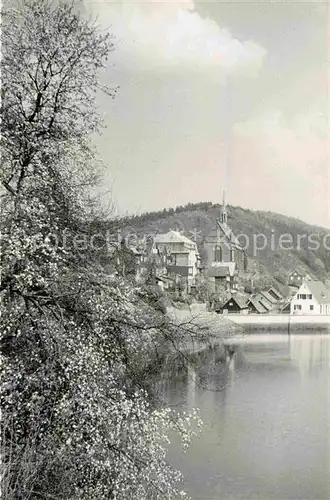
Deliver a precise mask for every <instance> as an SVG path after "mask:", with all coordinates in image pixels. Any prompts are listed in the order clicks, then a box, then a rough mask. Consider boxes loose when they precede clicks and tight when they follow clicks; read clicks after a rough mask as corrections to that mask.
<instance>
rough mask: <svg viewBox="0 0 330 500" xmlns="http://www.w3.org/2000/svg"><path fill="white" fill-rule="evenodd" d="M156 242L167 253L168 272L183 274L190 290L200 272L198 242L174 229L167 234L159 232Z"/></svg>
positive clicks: (156, 245) (188, 290)
mask: <svg viewBox="0 0 330 500" xmlns="http://www.w3.org/2000/svg"><path fill="white" fill-rule="evenodd" d="M154 244H155V248H156V249H157V250H158V251H159V252H160V253H161V254H166V255H167V274H168V275H169V276H171V275H172V276H175V275H179V276H181V277H182V281H183V283H184V284H185V286H186V289H187V292H190V291H191V287H192V286H193V285H194V284H195V281H196V277H197V275H198V274H199V272H200V256H199V253H198V249H197V244H196V243H195V242H194V241H192V240H190V239H189V238H187V237H186V236H184V235H183V234H182V233H179V232H178V231H173V230H172V229H170V230H169V231H168V232H167V233H165V234H157V235H156V236H155V237H154Z"/></svg>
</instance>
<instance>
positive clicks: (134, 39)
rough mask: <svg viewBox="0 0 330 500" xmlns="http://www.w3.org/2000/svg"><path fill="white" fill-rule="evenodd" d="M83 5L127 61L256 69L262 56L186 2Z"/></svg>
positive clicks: (253, 46) (153, 65) (256, 48)
mask: <svg viewBox="0 0 330 500" xmlns="http://www.w3.org/2000/svg"><path fill="white" fill-rule="evenodd" d="M88 5H89V9H90V10H92V12H93V13H94V14H95V13H97V14H98V20H99V22H101V23H102V24H103V25H108V26H109V25H111V27H112V30H113V32H114V34H115V37H116V39H117V41H118V40H119V41H118V46H117V50H118V51H119V53H120V55H121V57H122V56H124V57H126V58H128V59H129V60H130V64H136V65H139V66H141V63H142V64H144V66H145V67H146V68H149V69H156V68H159V69H165V68H169V67H177V68H183V69H185V68H187V67H188V68H192V69H194V70H195V71H209V70H214V71H216V70H221V72H222V73H223V72H225V73H232V72H241V71H243V72H246V71H248V73H251V70H253V73H255V71H256V70H257V69H258V68H259V67H260V65H261V64H262V61H263V59H264V57H265V54H266V51H265V49H264V48H263V47H261V46H260V45H258V44H256V43H254V42H253V41H249V40H248V41H244V42H241V41H239V40H237V39H235V38H233V36H232V35H231V34H230V32H229V31H228V30H226V29H221V28H220V27H219V25H218V24H217V23H216V22H215V21H213V20H211V19H204V18H202V17H201V16H200V15H199V14H198V12H196V10H195V5H194V2H193V1H191V0H183V1H177V2H173V1H162V2H158V1H155V0H147V1H143V2H142V1H141V2H138V1H131V0H130V1H129V0H122V2H121V3H115V2H111V1H106V0H102V1H98V2H90V3H89V4H88Z"/></svg>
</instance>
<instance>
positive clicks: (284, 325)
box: [225, 314, 330, 333]
mask: <svg viewBox="0 0 330 500" xmlns="http://www.w3.org/2000/svg"><path fill="white" fill-rule="evenodd" d="M225 317H227V316H225ZM230 320H231V321H232V322H233V323H234V324H235V325H236V326H240V327H241V328H243V329H244V330H245V331H251V330H254V331H258V330H262V331H274V330H276V331H277V332H279V331H286V332H288V331H289V332H293V331H299V332H302V331H306V332H307V331H308V332H313V331H315V332H316V331H318V332H320V331H322V332H326V333H330V316H325V315H317V314H314V315H291V314H274V315H270V314H269V315H268V314H264V315H258V314H248V315H240V314H232V315H230Z"/></svg>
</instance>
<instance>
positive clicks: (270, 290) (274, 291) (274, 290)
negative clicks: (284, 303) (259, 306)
mask: <svg viewBox="0 0 330 500" xmlns="http://www.w3.org/2000/svg"><path fill="white" fill-rule="evenodd" d="M270 292H273V294H274V295H276V296H277V297H278V300H281V299H283V295H282V294H281V292H279V291H278V290H277V289H276V288H274V287H271V288H269V290H268V293H270Z"/></svg>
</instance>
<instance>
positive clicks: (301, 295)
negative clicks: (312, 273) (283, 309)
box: [290, 280, 330, 314]
mask: <svg viewBox="0 0 330 500" xmlns="http://www.w3.org/2000/svg"><path fill="white" fill-rule="evenodd" d="M290 313H291V314H330V289H329V288H327V287H326V286H325V284H324V283H323V282H322V281H316V280H304V282H303V284H302V285H301V286H300V288H299V290H298V291H297V293H296V295H295V296H294V297H293V298H292V300H291V303H290Z"/></svg>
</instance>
